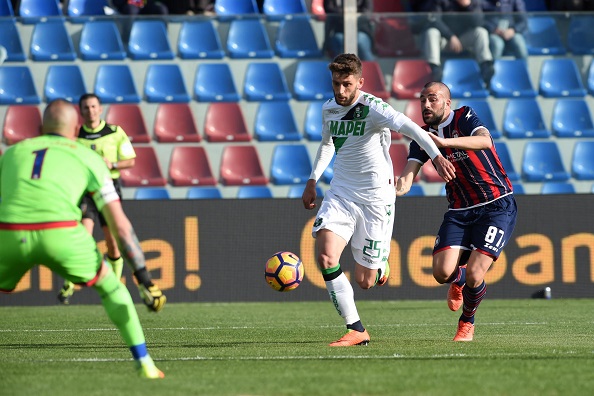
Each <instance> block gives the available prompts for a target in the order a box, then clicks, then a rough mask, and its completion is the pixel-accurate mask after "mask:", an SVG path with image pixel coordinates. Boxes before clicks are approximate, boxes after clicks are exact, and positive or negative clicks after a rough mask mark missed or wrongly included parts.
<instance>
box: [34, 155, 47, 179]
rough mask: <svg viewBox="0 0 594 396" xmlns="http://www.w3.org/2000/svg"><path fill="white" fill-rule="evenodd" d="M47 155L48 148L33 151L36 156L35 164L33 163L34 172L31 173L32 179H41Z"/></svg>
mask: <svg viewBox="0 0 594 396" xmlns="http://www.w3.org/2000/svg"><path fill="white" fill-rule="evenodd" d="M45 153H47V148H44V149H41V150H37V151H33V154H35V162H33V171H32V172H31V179H35V180H37V179H39V178H40V177H41V167H42V165H43V159H44V158H45Z"/></svg>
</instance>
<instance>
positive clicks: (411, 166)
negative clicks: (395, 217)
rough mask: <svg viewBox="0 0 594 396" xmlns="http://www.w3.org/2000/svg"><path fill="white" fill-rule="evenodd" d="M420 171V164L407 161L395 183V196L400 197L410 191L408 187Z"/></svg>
mask: <svg viewBox="0 0 594 396" xmlns="http://www.w3.org/2000/svg"><path fill="white" fill-rule="evenodd" d="M420 170H421V164H420V163H418V162H417V161H408V162H407V163H406V166H405V167H404V169H403V170H402V174H401V175H400V177H399V178H398V181H397V182H396V196H397V197H400V196H403V195H405V194H406V193H408V192H409V191H410V187H411V186H412V184H413V181H414V180H415V177H417V174H418V173H419V171H420Z"/></svg>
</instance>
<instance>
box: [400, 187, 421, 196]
mask: <svg viewBox="0 0 594 396" xmlns="http://www.w3.org/2000/svg"><path fill="white" fill-rule="evenodd" d="M424 195H425V191H424V190H423V187H422V186H421V185H419V184H413V185H412V186H410V190H409V191H408V192H407V193H406V195H403V196H404V197H422V196H424Z"/></svg>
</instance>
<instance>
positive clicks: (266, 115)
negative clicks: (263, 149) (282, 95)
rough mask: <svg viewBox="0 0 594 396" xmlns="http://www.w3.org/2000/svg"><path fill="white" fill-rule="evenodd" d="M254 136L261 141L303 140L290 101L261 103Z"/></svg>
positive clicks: (255, 122)
mask: <svg viewBox="0 0 594 396" xmlns="http://www.w3.org/2000/svg"><path fill="white" fill-rule="evenodd" d="M254 136H255V137H256V139H258V140H259V141H261V142H271V141H299V140H301V133H300V132H299V129H298V128H297V122H296V121H295V116H294V115H293V110H291V105H290V104H289V102H285V101H277V102H262V103H260V106H259V107H258V110H257V111H256V119H255V121H254Z"/></svg>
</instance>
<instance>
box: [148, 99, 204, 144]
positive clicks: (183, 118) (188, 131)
mask: <svg viewBox="0 0 594 396" xmlns="http://www.w3.org/2000/svg"><path fill="white" fill-rule="evenodd" d="M153 129H154V133H155V138H156V139H157V141H158V142H159V143H182V142H183V143H190V142H200V140H201V138H200V134H199V133H198V129H197V128H196V121H195V120H194V114H193V113H192V110H191V109H190V106H189V105H188V104H187V103H161V104H160V105H159V107H157V114H156V115H155V123H154V127H153Z"/></svg>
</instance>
